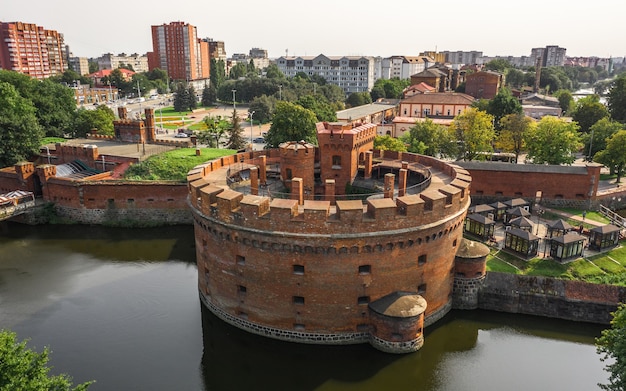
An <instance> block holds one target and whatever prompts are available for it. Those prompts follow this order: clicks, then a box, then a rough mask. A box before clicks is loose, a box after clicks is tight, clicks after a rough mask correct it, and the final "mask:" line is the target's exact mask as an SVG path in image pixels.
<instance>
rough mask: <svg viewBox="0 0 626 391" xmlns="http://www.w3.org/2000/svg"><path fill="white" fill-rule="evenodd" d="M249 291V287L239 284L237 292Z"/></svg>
mask: <svg viewBox="0 0 626 391" xmlns="http://www.w3.org/2000/svg"><path fill="white" fill-rule="evenodd" d="M247 291H248V288H246V287H245V286H243V285H238V286H237V292H239V293H246V292H247Z"/></svg>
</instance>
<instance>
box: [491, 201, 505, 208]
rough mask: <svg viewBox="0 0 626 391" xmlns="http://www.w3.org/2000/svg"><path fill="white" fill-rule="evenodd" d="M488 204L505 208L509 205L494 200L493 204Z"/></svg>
mask: <svg viewBox="0 0 626 391" xmlns="http://www.w3.org/2000/svg"><path fill="white" fill-rule="evenodd" d="M489 206H491V207H493V208H494V209H506V208H508V207H509V206H508V205H507V204H505V203H504V202H500V201H496V202H494V203H493V204H489Z"/></svg>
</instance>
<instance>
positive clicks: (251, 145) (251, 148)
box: [250, 111, 255, 151]
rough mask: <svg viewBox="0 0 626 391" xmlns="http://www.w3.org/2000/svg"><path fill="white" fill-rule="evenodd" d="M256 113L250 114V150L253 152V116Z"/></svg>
mask: <svg viewBox="0 0 626 391" xmlns="http://www.w3.org/2000/svg"><path fill="white" fill-rule="evenodd" d="M254 113H255V112H254V111H251V112H250V150H251V151H252V150H253V149H254V148H253V143H252V116H253V115H254Z"/></svg>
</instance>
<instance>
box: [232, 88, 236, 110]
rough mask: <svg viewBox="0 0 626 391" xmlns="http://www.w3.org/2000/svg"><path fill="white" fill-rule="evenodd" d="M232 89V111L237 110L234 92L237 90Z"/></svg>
mask: <svg viewBox="0 0 626 391" xmlns="http://www.w3.org/2000/svg"><path fill="white" fill-rule="evenodd" d="M232 91H233V111H235V110H237V108H236V107H235V93H236V92H237V90H232Z"/></svg>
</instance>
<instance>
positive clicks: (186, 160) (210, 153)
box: [124, 148, 236, 182]
mask: <svg viewBox="0 0 626 391" xmlns="http://www.w3.org/2000/svg"><path fill="white" fill-rule="evenodd" d="M235 152H236V151H235V150H232V149H215V148H200V156H196V148H179V149H175V150H173V151H169V152H165V153H162V154H159V155H154V156H151V157H149V158H148V159H146V160H144V161H143V162H141V163H137V164H133V165H132V166H130V168H129V169H128V170H127V171H126V172H125V173H124V178H126V179H131V180H151V181H158V180H169V181H180V182H184V181H185V180H186V179H187V173H188V172H189V171H190V170H191V169H192V168H194V167H195V166H197V165H198V164H201V163H204V162H206V161H209V160H213V159H217V158H218V157H221V156H226V155H232V154H234V153H235Z"/></svg>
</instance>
